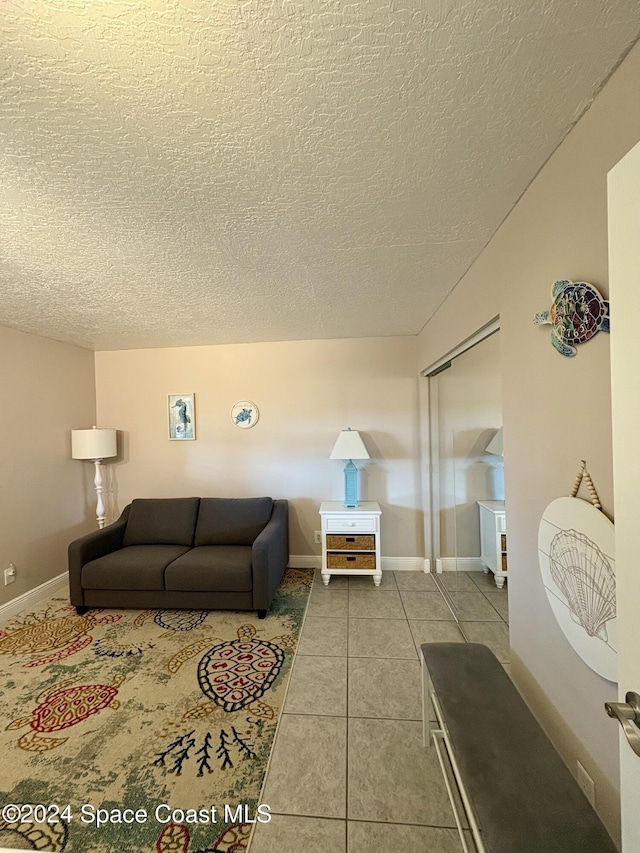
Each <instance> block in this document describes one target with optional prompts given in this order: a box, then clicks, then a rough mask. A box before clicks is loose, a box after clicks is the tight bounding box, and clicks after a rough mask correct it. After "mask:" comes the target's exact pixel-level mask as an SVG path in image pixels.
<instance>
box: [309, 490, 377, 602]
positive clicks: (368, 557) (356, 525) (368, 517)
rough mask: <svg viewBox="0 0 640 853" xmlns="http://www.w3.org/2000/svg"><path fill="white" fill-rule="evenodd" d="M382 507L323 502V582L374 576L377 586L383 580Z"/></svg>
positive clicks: (321, 512)
mask: <svg viewBox="0 0 640 853" xmlns="http://www.w3.org/2000/svg"><path fill="white" fill-rule="evenodd" d="M381 514H382V510H381V509H380V505H379V504H377V503H374V502H373V501H364V502H363V503H361V504H360V505H359V506H356V507H346V506H344V504H343V503H341V502H340V501H323V503H322V504H321V506H320V518H321V520H322V534H321V535H322V580H323V582H324V585H325V586H327V585H328V583H329V581H330V579H331V575H371V576H372V578H373V582H374V584H375V585H376V586H380V581H381V580H382V560H381V557H380V516H381Z"/></svg>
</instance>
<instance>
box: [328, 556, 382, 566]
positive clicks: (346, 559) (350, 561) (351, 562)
mask: <svg viewBox="0 0 640 853" xmlns="http://www.w3.org/2000/svg"><path fill="white" fill-rule="evenodd" d="M375 567H376V555H375V554H327V568H328V569H375Z"/></svg>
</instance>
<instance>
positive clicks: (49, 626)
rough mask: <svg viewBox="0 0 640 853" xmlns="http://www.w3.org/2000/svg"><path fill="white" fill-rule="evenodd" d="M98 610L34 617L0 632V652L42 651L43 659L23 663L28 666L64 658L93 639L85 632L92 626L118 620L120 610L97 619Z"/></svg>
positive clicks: (34, 652) (39, 652) (41, 664)
mask: <svg viewBox="0 0 640 853" xmlns="http://www.w3.org/2000/svg"><path fill="white" fill-rule="evenodd" d="M64 609H66V608H64ZM98 613H100V611H99V610H90V611H89V612H88V613H86V614H85V615H84V616H77V615H73V616H71V615H67V616H54V617H50V616H49V614H48V613H47V614H45V615H44V616H43V617H40V618H38V617H36V618H34V620H33V621H32V622H29V623H28V624H24V625H22V626H21V627H20V628H18V629H17V630H15V631H9V632H7V633H5V634H4V635H0V655H20V654H42V653H45V656H44V657H43V658H39V659H38V660H32V661H29V662H28V663H25V664H24V666H28V667H33V666H44V665H45V664H48V663H56V662H57V661H61V660H64V658H67V657H69V656H70V655H73V654H75V653H76V652H79V651H80V650H81V649H84V648H85V646H88V645H89V644H90V643H91V642H92V641H93V637H92V636H91V635H90V634H89V631H91V629H92V628H93V627H94V626H95V625H108V624H111V623H113V622H117V621H118V620H119V619H122V614H121V613H111V614H107V615H106V616H102V617H100V618H98V617H97V614H98ZM47 653H49V654H47Z"/></svg>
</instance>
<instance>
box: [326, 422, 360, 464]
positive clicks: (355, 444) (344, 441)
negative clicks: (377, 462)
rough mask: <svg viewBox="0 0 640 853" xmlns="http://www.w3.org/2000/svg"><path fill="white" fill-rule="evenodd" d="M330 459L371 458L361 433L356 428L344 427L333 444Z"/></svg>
mask: <svg viewBox="0 0 640 853" xmlns="http://www.w3.org/2000/svg"><path fill="white" fill-rule="evenodd" d="M329 459H369V454H368V453H367V448H366V447H365V446H364V441H363V440H362V439H361V438H360V433H359V432H358V431H357V430H355V429H343V430H342V431H341V432H340V435H339V436H338V438H337V440H336V443H335V444H334V445H333V450H332V451H331V456H329Z"/></svg>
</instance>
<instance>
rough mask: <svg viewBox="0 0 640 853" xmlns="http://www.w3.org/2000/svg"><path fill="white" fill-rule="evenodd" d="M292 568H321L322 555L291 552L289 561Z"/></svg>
mask: <svg viewBox="0 0 640 853" xmlns="http://www.w3.org/2000/svg"><path fill="white" fill-rule="evenodd" d="M287 565H288V566H290V567H291V568H292V569H321V568H322V557H316V556H315V555H314V554H289V562H288V563H287Z"/></svg>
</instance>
